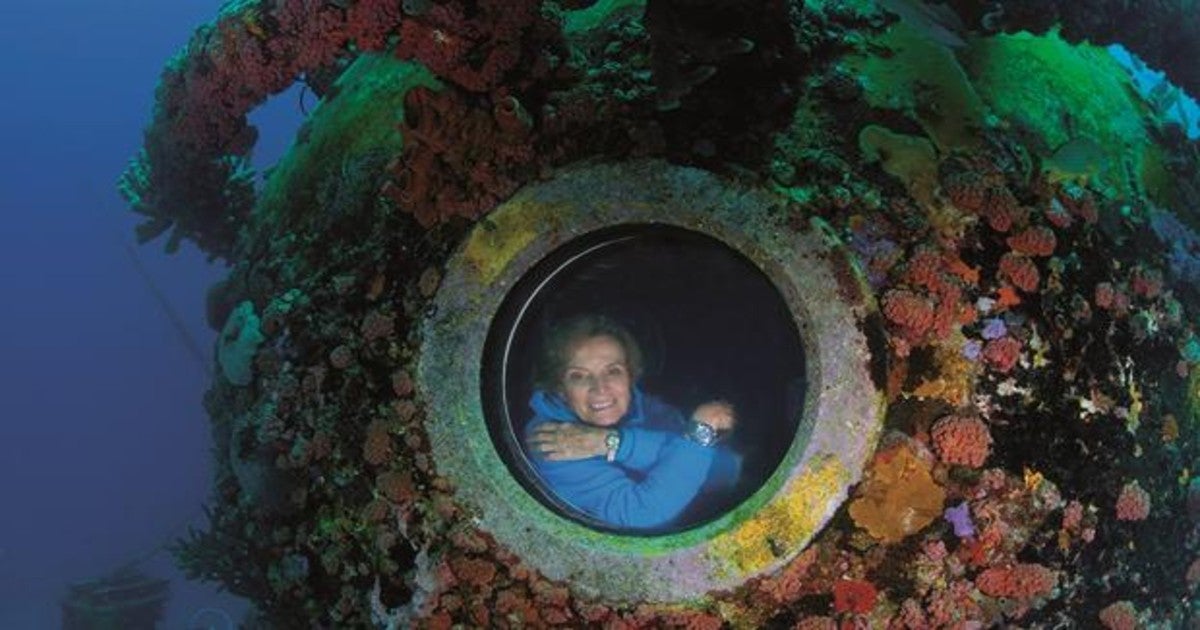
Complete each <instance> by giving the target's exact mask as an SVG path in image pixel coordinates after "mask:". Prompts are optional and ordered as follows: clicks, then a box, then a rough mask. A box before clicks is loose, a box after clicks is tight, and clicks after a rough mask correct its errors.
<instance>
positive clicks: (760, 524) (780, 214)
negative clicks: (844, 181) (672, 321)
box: [419, 160, 885, 602]
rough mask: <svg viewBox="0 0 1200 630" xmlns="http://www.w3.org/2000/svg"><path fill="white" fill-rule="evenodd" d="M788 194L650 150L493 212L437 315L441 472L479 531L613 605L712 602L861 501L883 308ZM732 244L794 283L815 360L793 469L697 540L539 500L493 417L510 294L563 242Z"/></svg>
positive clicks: (453, 275) (879, 408) (433, 377)
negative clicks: (494, 352) (629, 228)
mask: <svg viewBox="0 0 1200 630" xmlns="http://www.w3.org/2000/svg"><path fill="white" fill-rule="evenodd" d="M788 213H789V210H788V209H787V200H786V199H784V198H781V197H779V196H778V195H776V194H774V193H771V192H769V191H765V190H761V189H757V188H754V187H749V186H745V185H742V184H738V183H734V182H731V181H728V180H725V179H722V178H720V177H718V176H716V175H714V174H712V173H709V172H706V171H702V170H699V169H695V168H687V167H680V166H674V165H670V164H667V163H666V162H662V161H656V160H647V161H634V162H625V163H616V164H603V165H588V166H582V167H574V168H571V169H567V170H564V171H562V172H560V173H558V174H557V175H556V176H555V177H553V178H552V179H550V180H548V181H545V182H541V183H537V184H533V185H530V186H528V187H526V188H525V189H523V190H521V191H519V192H518V193H517V194H516V195H515V196H514V197H513V198H512V199H510V200H509V201H507V202H505V203H504V204H502V205H501V206H499V207H498V208H496V209H495V210H494V211H493V212H492V213H491V214H489V215H488V216H487V217H485V218H484V219H482V220H481V221H480V222H479V224H478V225H476V226H475V228H474V229H473V231H472V232H471V233H470V234H469V235H468V237H467V238H466V240H465V241H464V242H463V243H462V244H461V245H460V246H459V248H458V250H457V251H456V252H455V254H454V255H453V256H452V257H451V259H450V262H449V265H448V269H447V271H446V276H445V279H444V282H443V283H442V285H441V288H440V289H439V291H438V294H437V296H436V297H435V298H434V310H433V311H432V313H431V314H430V315H429V316H428V317H427V318H426V320H425V322H424V324H423V330H422V334H423V346H422V349H421V360H420V373H419V378H420V387H421V391H422V393H423V396H424V397H425V399H426V401H427V403H428V404H429V411H430V414H429V419H428V420H427V425H428V426H427V429H428V431H429V434H430V439H431V442H432V448H433V455H434V457H435V459H436V462H437V467H438V470H439V473H440V474H442V475H444V476H445V477H447V478H448V479H449V480H450V481H452V482H453V483H454V485H455V493H456V498H457V499H458V501H460V502H461V504H462V505H463V506H464V507H465V508H466V509H467V510H468V511H469V512H470V513H471V514H472V515H473V518H474V523H475V524H476V525H477V526H478V527H479V528H481V529H483V530H484V531H487V532H488V533H490V534H491V535H492V536H494V537H495V538H496V540H497V541H498V542H500V543H501V544H503V545H505V546H506V547H508V548H509V549H510V550H511V551H513V552H514V553H516V554H517V555H518V556H519V557H520V558H521V559H522V560H523V561H524V562H525V563H527V564H528V565H529V566H531V567H533V568H535V569H537V570H539V571H540V572H542V573H543V574H544V575H546V576H547V577H548V578H550V579H554V580H566V581H568V582H570V583H571V585H572V586H573V587H574V588H576V589H578V591H579V592H580V593H581V594H584V595H588V596H592V597H599V598H602V599H605V600H609V601H635V600H636V601H658V602H677V601H689V600H699V599H702V598H704V596H705V594H706V593H708V592H710V591H714V590H723V589H728V588H731V587H734V586H736V585H738V584H740V583H742V582H744V581H745V580H747V579H749V578H751V577H754V576H757V575H761V574H764V573H768V572H771V571H774V570H776V569H778V568H779V567H781V566H782V565H783V564H785V563H786V562H788V561H789V560H790V559H792V558H793V557H795V556H796V554H798V553H799V552H800V551H801V550H802V549H803V548H804V547H805V546H806V545H807V544H808V543H809V541H810V540H811V539H812V538H813V536H814V535H815V534H816V533H817V532H818V531H819V530H820V529H821V527H823V526H824V525H825V524H826V523H827V522H828V521H829V519H830V518H831V517H832V516H833V514H834V512H835V511H836V510H837V509H838V507H839V506H840V505H841V504H842V502H843V501H845V499H846V498H847V493H848V489H849V488H850V486H851V485H853V484H854V483H856V482H857V481H858V479H859V478H860V476H861V472H862V468H863V465H864V463H865V462H866V460H867V457H868V456H869V454H870V453H871V452H872V450H873V449H874V446H875V442H876V440H877V438H878V436H879V432H880V427H881V424H882V420H883V415H884V408H885V404H884V398H883V394H882V393H881V383H880V380H881V374H882V372H883V368H882V366H881V362H882V360H883V359H882V358H881V357H882V355H883V352H882V351H881V349H880V348H879V347H877V346H876V345H875V344H874V336H873V333H872V330H873V329H874V328H875V327H876V326H877V323H876V321H877V319H878V314H877V310H876V308H875V304H874V301H873V299H872V297H871V294H870V292H869V291H868V290H867V289H866V286H865V284H864V282H863V280H862V275H861V273H860V272H859V270H858V269H857V268H856V267H855V266H854V264H853V263H852V262H851V261H850V259H849V257H848V256H846V255H845V253H844V250H843V248H842V246H841V245H840V243H839V242H838V240H837V239H836V238H835V237H834V236H833V235H832V234H831V233H830V232H829V230H828V229H827V228H825V227H824V224H823V223H821V222H819V221H817V220H813V221H809V222H803V223H801V224H800V225H799V226H797V224H796V222H795V221H794V219H793V220H792V221H789V220H788V216H787V215H788ZM638 223H641V224H666V225H674V226H678V227H681V228H686V229H689V230H694V231H697V232H700V233H703V234H706V235H708V236H711V237H713V238H716V239H718V240H720V241H722V242H724V243H725V244H727V245H729V246H730V247H732V248H734V249H736V250H738V251H739V252H741V253H742V254H743V255H745V256H746V257H747V258H749V259H750V260H751V261H753V262H754V263H755V264H756V265H757V266H758V267H759V268H760V269H761V270H762V271H763V272H764V273H765V274H766V275H767V277H768V278H770V279H771V281H772V282H773V283H774V284H775V286H776V288H777V289H778V290H779V293H780V295H781V296H782V297H783V299H784V301H785V302H786V304H787V306H788V307H789V309H790V311H791V313H792V314H793V317H794V321H795V324H796V327H797V329H798V330H799V332H800V337H801V339H802V341H803V344H804V347H805V352H806V370H807V374H806V381H807V384H808V391H807V395H806V398H805V404H804V409H803V412H802V413H803V417H802V418H801V420H800V423H799V428H798V430H797V432H796V435H795V437H794V439H793V441H792V444H791V446H790V447H789V450H788V452H787V454H786V455H785V457H784V459H783V462H782V463H781V464H780V466H779V468H778V469H777V470H776V472H775V473H774V474H773V475H772V476H771V477H770V478H769V479H768V480H767V481H766V482H765V483H764V484H763V486H762V487H761V488H759V489H758V490H757V491H756V492H755V493H754V494H753V495H751V496H750V497H749V498H748V499H746V500H745V501H744V502H742V503H741V504H740V505H739V506H737V507H736V508H734V509H733V510H731V511H730V512H728V513H726V514H724V515H722V516H721V517H719V518H717V519H715V520H713V521H711V522H709V523H706V524H704V525H702V526H699V527H696V528H694V529H690V530H687V531H684V532H679V533H671V534H665V535H660V536H632V535H625V534H621V533H612V532H601V531H596V530H594V529H591V528H588V527H586V526H584V525H582V524H580V523H577V522H574V521H572V520H570V519H567V518H565V517H563V516H561V515H559V514H557V513H555V512H553V511H552V510H550V509H549V508H547V507H546V506H544V505H543V504H542V503H540V502H538V501H537V500H535V499H534V497H532V496H531V495H530V494H529V493H528V492H526V490H525V489H524V488H523V487H522V486H521V485H520V483H518V481H517V480H516V479H515V478H514V477H513V476H512V475H511V474H509V472H508V469H507V467H506V465H505V463H504V462H503V461H502V459H501V456H500V454H499V453H498V452H497V449H496V447H495V446H494V444H493V443H492V440H491V437H490V435H489V432H488V428H487V419H486V418H485V417H484V408H485V404H484V401H483V400H482V395H483V394H482V389H481V365H482V360H483V354H484V346H485V343H486V339H487V336H488V328H489V324H490V322H491V320H492V318H493V316H494V315H495V313H496V312H497V309H498V308H499V307H500V304H501V303H502V301H503V300H504V297H505V294H506V293H507V291H508V289H509V288H511V287H512V286H513V285H514V283H515V282H516V281H517V280H519V279H520V278H521V277H522V275H523V274H525V273H526V272H527V271H529V269H530V268H531V267H532V266H533V265H535V264H536V263H537V262H538V261H539V260H541V259H542V258H544V257H545V256H547V255H548V254H549V253H551V252H552V251H554V250H555V249H556V248H558V247H559V246H561V245H563V244H565V243H567V242H569V241H571V240H572V239H575V238H576V237H579V236H582V235H584V234H587V233H589V232H593V231H595V230H599V229H603V228H607V227H611V226H614V225H621V224H638Z"/></svg>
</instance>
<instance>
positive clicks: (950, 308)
mask: <svg viewBox="0 0 1200 630" xmlns="http://www.w3.org/2000/svg"><path fill="white" fill-rule="evenodd" d="M977 279H978V276H977V272H976V271H975V270H974V269H971V268H970V267H968V266H967V265H966V264H965V263H963V262H962V260H961V259H960V258H959V257H958V256H957V254H955V253H953V252H943V251H939V250H938V249H935V248H933V247H920V248H918V249H917V250H916V251H915V252H913V254H912V255H911V256H910V257H909V259H908V261H907V262H906V263H905V264H904V266H903V268H902V269H901V270H900V274H899V278H898V281H899V283H900V284H901V285H902V286H903V287H905V288H895V289H891V290H889V291H888V292H887V293H885V294H884V296H883V300H882V302H883V312H884V316H885V317H886V318H887V320H888V321H889V322H891V324H892V325H893V333H894V334H893V338H892V339H893V345H894V346H895V348H896V350H897V354H898V355H899V356H905V355H907V354H908V350H909V348H911V347H913V346H918V345H921V344H924V343H929V342H932V341H936V340H941V339H945V338H946V337H948V336H949V335H950V333H951V332H952V331H953V330H954V328H955V326H956V325H958V324H960V323H962V322H964V321H970V319H971V318H973V317H974V310H973V309H972V308H971V305H970V304H968V303H966V301H965V300H964V296H963V293H964V291H963V287H964V284H965V283H968V282H971V281H974V280H977Z"/></svg>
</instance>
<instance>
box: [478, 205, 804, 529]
mask: <svg viewBox="0 0 1200 630" xmlns="http://www.w3.org/2000/svg"><path fill="white" fill-rule="evenodd" d="M582 315H599V316H602V317H604V318H607V319H608V320H611V321H613V322H616V323H617V324H619V325H620V326H621V327H623V328H624V329H626V330H628V331H629V332H630V333H631V334H632V336H633V338H634V340H635V343H636V345H637V346H638V347H640V350H641V354H642V361H641V363H642V365H641V368H642V369H641V370H640V375H631V380H635V381H636V383H635V385H636V389H637V390H638V391H640V392H642V393H643V394H644V396H643V397H642V398H643V400H644V401H645V402H644V405H647V406H652V405H654V404H656V403H654V402H650V401H655V400H656V401H661V402H662V403H664V404H665V406H660V407H657V409H659V410H663V409H665V410H666V412H664V414H665V416H670V415H671V414H670V413H667V412H669V411H670V410H671V409H672V408H673V409H675V410H678V412H679V414H678V415H677V416H674V417H676V418H678V419H679V421H680V423H681V424H680V426H675V425H674V424H673V423H671V422H665V421H663V422H651V425H648V426H646V427H645V428H646V429H647V430H655V431H660V432H662V433H664V434H670V435H671V437H670V438H664V442H662V444H664V445H666V444H669V443H670V442H669V440H670V439H676V437H677V436H678V435H680V434H681V432H682V431H683V430H686V428H687V425H686V424H685V423H683V420H684V419H686V418H688V417H690V415H691V414H692V411H693V410H694V409H696V407H697V406H698V405H701V404H703V403H706V402H708V401H713V400H723V401H728V402H729V403H732V405H733V407H734V408H735V410H736V417H737V424H736V428H735V430H734V431H733V432H732V434H731V435H730V436H729V437H728V439H727V440H724V441H723V442H721V443H719V444H718V445H717V446H716V447H711V448H714V449H719V450H720V451H721V453H723V456H717V457H715V462H714V464H713V465H712V467H711V470H712V471H713V479H711V480H710V481H713V483H709V484H706V486H705V488H704V489H703V490H702V491H701V492H700V493H699V494H698V495H696V496H695V498H694V499H690V500H689V502H688V505H687V507H686V508H685V509H684V510H683V511H682V513H679V514H678V515H676V516H673V517H671V518H670V519H669V520H668V521H666V522H663V523H659V524H650V525H640V524H629V523H624V524H622V523H621V522H616V521H614V520H612V518H611V517H610V516H606V512H605V511H604V510H598V509H595V507H594V505H593V504H594V502H593V504H589V505H586V506H581V505H578V504H577V501H576V498H577V497H578V496H579V495H578V494H577V493H574V492H573V491H568V490H564V489H563V488H564V486H561V485H559V480H560V477H558V476H555V475H557V471H558V470H560V469H555V471H556V472H554V473H549V472H546V471H547V469H546V468H544V467H540V462H539V461H538V459H539V457H538V455H536V454H535V453H533V452H531V450H530V449H529V448H528V447H527V445H526V441H525V439H524V436H525V435H526V429H527V426H526V425H527V423H529V422H530V421H531V419H533V418H534V417H535V415H536V414H535V411H534V409H533V408H532V407H531V405H530V401H531V398H532V397H533V396H534V395H535V393H536V392H538V391H539V388H538V387H537V386H536V385H535V380H536V366H537V365H538V362H539V359H540V357H542V355H543V352H542V351H543V342H544V340H545V338H546V336H547V333H548V332H549V331H550V330H551V329H552V328H553V327H555V326H556V325H560V324H561V323H562V322H565V321H568V320H570V319H572V318H577V317H579V316H582ZM568 354H569V353H568ZM804 374H805V372H804V352H803V347H802V344H801V340H800V335H799V333H798V331H797V329H796V324H795V321H794V317H793V315H792V313H791V312H790V310H789V308H788V306H787V304H786V302H785V301H784V299H783V297H782V296H781V295H780V294H779V292H778V290H777V289H776V287H775V285H774V284H773V283H772V282H771V280H770V279H769V278H768V277H767V276H766V275H765V274H764V273H763V272H762V271H761V270H760V269H759V268H758V267H757V266H756V265H755V264H754V263H753V262H751V261H750V260H749V259H747V258H746V257H745V256H743V255H742V254H741V253H739V252H738V251H736V250H735V249H733V248H731V247H729V246H728V245H726V244H725V243H723V242H721V241H719V240H717V239H715V238H713V237H710V236H708V235H705V234H702V233H699V232H696V231H693V230H687V229H684V228H680V227H674V226H666V225H647V224H639V225H622V226H616V227H612V228H606V229H603V230H599V231H596V232H592V233H589V234H586V235H584V236H582V237H579V238H577V239H575V240H573V241H571V242H569V243H567V244H565V245H563V246H561V247H559V248H558V249H557V250H555V251H553V252H552V253H551V254H550V255H548V256H546V257H545V258H544V259H543V260H541V261H540V262H539V263H537V264H536V265H534V266H533V268H532V269H531V270H530V271H529V272H528V273H527V274H526V275H525V276H524V277H522V278H521V280H520V281H519V282H517V283H516V285H515V286H514V287H513V288H512V290H511V291H510V292H509V294H508V295H507V296H506V297H505V299H504V302H503V303H502V304H501V307H500V309H499V310H498V312H497V314H496V317H495V319H494V320H493V321H492V323H491V327H490V328H489V331H488V338H487V343H486V347H485V349H484V365H483V372H482V375H481V376H482V380H481V382H482V387H483V392H482V393H483V401H484V412H485V415H486V418H487V423H488V428H489V431H490V433H491V437H492V440H493V442H494V443H495V445H496V447H497V449H498V451H499V453H500V455H501V458H502V459H503V460H504V461H505V462H506V464H507V465H508V467H509V470H510V471H511V472H512V474H513V475H514V476H515V477H516V478H517V480H518V481H519V482H520V483H521V485H522V486H523V487H524V488H525V489H526V490H528V491H529V492H530V493H531V494H532V495H533V496H534V497H536V498H537V499H538V500H539V501H540V502H541V503H543V504H545V505H547V506H548V507H550V508H551V509H553V510H555V511H557V512H558V513H560V514H562V515H563V516H566V517H568V518H571V519H574V520H576V521H578V522H581V523H583V524H585V525H587V526H589V527H592V528H595V529H598V530H602V531H611V532H619V533H632V534H664V533H672V532H677V531H682V530H685V529H690V528H692V527H695V526H698V525H701V524H704V523H706V522H709V521H711V520H713V519H714V518H716V517H718V516H720V515H721V514H723V513H725V512H726V511H728V510H729V509H731V508H732V507H734V506H736V505H737V504H738V503H740V502H741V501H743V500H744V499H746V498H747V497H749V496H750V495H751V494H752V493H754V491H755V490H757V489H758V488H759V487H760V486H761V485H762V484H763V482H765V481H766V479H767V478H768V477H769V476H770V475H771V474H772V473H773V472H774V471H775V469H776V468H777V467H778V466H779V464H780V462H781V461H782V460H783V457H784V455H785V454H786V453H787V451H788V450H789V448H791V447H792V443H793V441H794V439H795V435H796V429H797V426H798V423H799V420H800V417H801V415H802V411H803V406H804V400H803V397H804V392H805V386H806V383H805V381H804ZM634 376H636V377H637V378H634ZM594 382H595V381H593V383H594ZM545 389H546V388H542V405H541V406H540V407H539V409H540V410H541V411H542V412H543V415H544V413H545V406H546V405H545V403H546V401H547V400H551V401H557V403H559V405H558V407H556V408H557V409H559V410H562V411H566V412H569V411H570V410H571V406H570V404H569V401H567V397H566V394H565V386H564V388H560V389H559V391H544V390H545ZM634 397H635V398H636V397H637V395H634ZM633 408H634V405H633V404H631V405H630V410H631V413H630V414H629V416H632V415H633ZM647 408H648V407H647ZM664 414H659V415H664ZM646 415H648V416H654V415H655V413H649V412H648V413H647V414H646ZM665 416H664V417H665ZM544 419H545V417H543V420H544ZM559 419H561V418H559ZM574 419H575V421H578V415H576V416H574ZM626 419H628V417H627V418H626ZM651 420H653V418H651ZM629 421H630V422H632V420H629ZM622 422H625V420H622ZM617 426H624V425H617ZM672 432H673V433H672ZM643 445H644V443H643ZM627 448H633V447H631V446H627ZM663 448H666V446H663ZM689 448H690V446H689ZM714 452H715V451H714ZM641 454H642V455H643V456H644V455H645V452H644V451H643V452H641ZM640 459H644V458H640ZM573 461H574V460H573ZM721 462H725V463H724V464H722V463H721ZM730 462H733V463H734V465H735V466H736V465H737V464H738V463H740V473H739V472H737V471H736V470H735V471H734V472H733V473H729V468H730V464H729V463H730ZM641 463H642V465H641V466H632V467H630V468H628V469H626V468H621V465H622V464H621V462H620V461H617V462H612V463H610V462H607V461H605V459H604V458H603V457H593V458H591V462H590V464H588V466H590V467H591V468H586V467H584V468H578V469H577V470H576V471H574V472H567V473H566V476H567V477H571V476H572V475H573V474H576V473H578V474H582V475H593V473H595V472H597V471H598V472H599V473H600V475H599V476H593V477H589V478H595V479H600V478H601V477H604V476H605V475H609V476H611V475H617V474H618V473H616V472H614V471H613V469H612V467H618V468H620V470H621V471H622V472H621V473H620V474H623V475H626V476H627V477H628V478H629V479H630V482H631V483H640V482H643V481H644V480H645V479H646V478H648V477H649V476H650V475H652V474H654V473H652V472H650V470H651V469H653V467H654V466H655V465H656V464H657V462H655V461H653V458H651V460H644V461H641ZM722 466H724V470H725V472H724V473H721V474H720V475H718V474H717V472H716V471H717V470H718V469H719V468H721V467H722ZM604 467H608V468H604ZM589 470H590V471H591V472H588V471H589ZM685 476H686V475H685ZM718 476H719V477H720V479H717V477H718ZM548 477H549V479H548ZM610 481H611V479H610ZM730 484H732V485H730ZM589 492H590V490H589ZM592 498H593V499H594V498H595V497H594V496H593V497H592Z"/></svg>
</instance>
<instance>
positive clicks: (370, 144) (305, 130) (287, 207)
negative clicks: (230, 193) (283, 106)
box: [255, 53, 441, 222]
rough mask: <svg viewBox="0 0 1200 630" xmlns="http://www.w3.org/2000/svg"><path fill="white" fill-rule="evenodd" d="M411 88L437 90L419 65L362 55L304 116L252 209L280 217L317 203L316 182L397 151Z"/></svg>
mask: <svg viewBox="0 0 1200 630" xmlns="http://www.w3.org/2000/svg"><path fill="white" fill-rule="evenodd" d="M415 87H427V88H430V89H435V90H440V89H441V84H440V83H439V82H438V81H437V80H436V79H435V78H434V77H433V75H432V74H431V73H430V72H429V70H428V69H426V68H425V67H424V66H423V65H421V64H418V63H414V62H409V61H400V60H398V59H396V58H395V57H393V56H391V55H390V54H387V53H381V54H363V55H361V56H360V57H359V58H358V59H357V60H356V61H355V62H354V63H353V64H352V65H351V66H350V67H349V68H347V69H346V71H345V73H344V74H343V75H342V76H341V77H339V78H338V80H337V82H336V83H335V84H334V86H333V89H332V91H331V94H332V96H331V97H329V98H327V99H325V100H323V101H322V102H321V103H320V105H319V106H318V107H317V108H316V109H315V110H314V111H313V113H312V115H311V116H310V117H309V119H308V120H307V121H305V123H304V125H303V127H302V128H301V130H300V132H299V133H298V134H297V136H296V140H295V142H294V143H293V144H292V146H291V147H290V148H289V150H288V151H287V153H285V154H284V157H283V158H281V159H280V161H279V163H278V164H276V165H275V167H274V168H273V169H272V170H271V172H270V174H269V176H268V178H267V180H266V182H265V184H264V186H263V190H262V193H261V195H260V197H259V201H258V204H257V206H256V208H255V212H256V213H259V214H260V215H261V216H264V217H270V218H274V219H278V220H282V221H283V222H290V220H289V218H290V219H294V218H296V217H298V215H297V211H298V210H306V209H312V208H315V207H317V205H318V201H319V200H318V190H319V188H320V185H321V184H322V183H323V182H324V181H326V180H327V179H329V178H340V177H342V175H343V172H344V170H345V165H347V164H352V163H355V162H356V161H358V160H360V159H361V158H362V157H363V156H367V155H372V154H377V155H389V156H394V155H399V154H400V152H401V150H402V149H403V146H404V141H403V138H402V136H401V133H400V129H399V125H400V123H401V122H402V121H403V120H404V98H405V96H406V95H407V94H408V91H409V90H411V89H413V88H415Z"/></svg>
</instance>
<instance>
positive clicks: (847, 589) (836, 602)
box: [833, 580, 879, 615]
mask: <svg viewBox="0 0 1200 630" xmlns="http://www.w3.org/2000/svg"><path fill="white" fill-rule="evenodd" d="M878 596H879V591H878V590H876V588H875V585H874V584H872V583H870V582H868V581H866V580H838V581H837V582H835V583H834V585H833V610H834V611H835V612H838V613H853V614H856V615H865V614H867V613H869V612H871V609H872V608H874V607H875V599H876V598H877V597H878Z"/></svg>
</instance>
